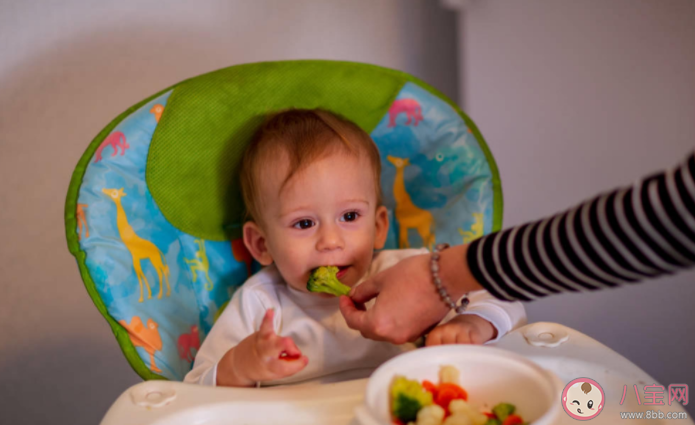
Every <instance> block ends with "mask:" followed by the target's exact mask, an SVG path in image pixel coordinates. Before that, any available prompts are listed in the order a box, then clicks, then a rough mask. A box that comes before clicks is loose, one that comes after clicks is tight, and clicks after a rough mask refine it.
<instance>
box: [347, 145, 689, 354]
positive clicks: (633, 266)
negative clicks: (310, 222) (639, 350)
mask: <svg viewBox="0 0 695 425" xmlns="http://www.w3.org/2000/svg"><path fill="white" fill-rule="evenodd" d="M694 177H695V154H693V153H691V154H690V155H689V156H688V157H687V158H686V160H685V161H683V162H682V163H680V164H679V165H678V166H677V167H675V168H673V169H670V170H667V171H665V172H663V173H659V174H656V175H653V176H650V177H647V178H645V179H643V180H640V181H638V182H637V183H635V184H634V185H632V186H629V187H626V188H622V189H618V190H615V191H612V192H609V193H605V194H603V195H600V196H598V197H596V198H594V199H591V200H589V201H586V202H584V203H582V204H580V205H578V206H576V207H575V208H573V209H570V210H568V211H565V212H563V213H560V214H556V215H554V216H552V217H549V218H546V219H544V220H540V221H537V222H533V223H527V224H524V225H521V226H517V227H513V228H510V229H508V230H504V231H501V232H497V233H493V234H490V235H487V236H484V237H483V238H480V239H478V240H476V241H474V242H472V243H471V244H470V245H460V246H456V247H452V248H450V249H447V250H445V251H444V252H443V253H442V254H441V259H440V276H441V279H442V282H443V284H444V287H445V288H446V289H447V290H448V291H449V293H450V294H451V295H452V297H454V298H458V297H460V296H461V295H463V294H464V293H466V292H469V291H473V290H476V289H480V288H481V287H483V288H484V289H487V290H488V291H489V292H490V293H491V294H492V295H494V296H495V297H497V298H498V299H500V300H507V301H514V300H521V301H530V300H533V299H536V298H540V297H543V296H547V295H550V294H553V293H560V292H569V291H574V292H576V291H589V290H598V289H603V288H608V287H616V286H620V285H624V284H627V283H632V282H637V281H638V280H641V279H645V278H649V277H655V276H658V275H661V274H665V273H673V272H675V271H678V270H680V269H684V268H686V267H691V266H692V265H693V263H695V178H694ZM350 295H351V299H348V298H347V297H342V299H341V311H342V313H343V315H344V316H345V319H346V321H347V323H348V325H349V326H350V327H351V328H353V329H357V330H359V331H360V332H362V334H363V335H364V336H366V337H369V338H372V339H381V340H389V341H392V342H394V343H402V342H404V341H409V340H413V339H415V338H417V337H418V336H419V335H421V334H422V333H423V332H424V331H425V330H427V329H429V328H430V327H431V326H432V325H433V324H435V323H437V322H438V321H439V320H441V319H442V317H444V315H445V314H446V313H447V308H446V306H445V305H444V303H443V302H442V301H441V300H440V299H439V296H438V294H437V293H436V292H435V291H434V289H433V284H432V278H431V275H430V271H429V255H421V256H416V257H412V258H409V259H407V260H404V261H403V262H401V263H399V264H398V265H397V266H395V267H392V268H390V269H387V270H384V271H383V272H381V273H379V274H377V275H375V276H373V277H372V278H371V279H369V280H368V281H365V282H364V283H363V284H362V285H360V286H358V287H357V288H355V289H354V290H353V291H352V293H351V294H350ZM375 297H377V299H376V302H375V303H374V305H373V306H372V308H370V309H369V310H366V311H365V310H363V309H359V308H358V306H356V305H355V303H357V304H358V305H359V304H361V303H365V302H366V301H368V300H370V299H372V298H375Z"/></svg>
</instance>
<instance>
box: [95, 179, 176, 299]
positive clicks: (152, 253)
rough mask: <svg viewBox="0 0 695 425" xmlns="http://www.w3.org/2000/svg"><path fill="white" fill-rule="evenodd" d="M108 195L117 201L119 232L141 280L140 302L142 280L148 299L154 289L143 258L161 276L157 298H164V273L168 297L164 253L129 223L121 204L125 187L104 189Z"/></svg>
mask: <svg viewBox="0 0 695 425" xmlns="http://www.w3.org/2000/svg"><path fill="white" fill-rule="evenodd" d="M101 191H102V192H104V193H105V194H106V195H107V196H110V197H111V200H112V201H113V202H115V203H116V225H117V226H118V233H119V234H120V236H121V240H122V241H123V243H124V244H125V246H126V248H128V251H130V255H131V256H132V257H133V268H134V269H135V274H136V275H137V277H138V282H140V299H139V300H138V301H139V302H142V300H143V293H142V282H143V281H145V286H146V287H147V299H150V298H152V291H150V284H149V283H148V282H147V277H145V273H143V272H142V264H141V263H140V261H141V260H150V262H151V263H152V266H154V269H155V271H156V272H157V276H159V296H158V297H157V298H162V291H163V289H164V285H163V284H162V275H164V280H165V282H166V284H167V297H168V296H169V294H170V293H171V288H170V287H169V266H168V265H167V264H166V260H165V258H164V254H162V252H161V251H160V250H159V248H157V246H156V245H155V244H153V243H152V242H150V241H148V240H145V239H143V238H141V237H140V236H138V235H137V234H135V231H134V230H133V228H132V227H130V224H128V218H127V217H126V215H125V211H124V210H123V205H121V198H122V197H124V196H126V194H125V193H124V192H123V188H120V189H102V190H101Z"/></svg>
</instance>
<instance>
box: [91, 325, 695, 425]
mask: <svg viewBox="0 0 695 425" xmlns="http://www.w3.org/2000/svg"><path fill="white" fill-rule="evenodd" d="M539 327H540V328H541V330H544V329H547V330H548V331H549V333H552V334H554V335H555V338H554V340H555V343H556V344H558V343H559V345H557V346H555V347H542V346H533V345H530V344H529V343H528V342H527V339H526V338H525V337H524V334H526V335H527V336H528V335H529V334H530V331H531V330H538V329H539ZM536 334H538V332H536ZM542 334H543V335H542V337H541V338H540V339H544V338H547V339H548V341H547V344H546V345H553V339H552V338H548V334H546V333H545V332H542ZM564 334H566V336H567V337H568V338H567V339H566V340H565V341H564V342H561V341H560V339H563V338H558V335H559V336H564ZM496 346H497V347H499V348H502V349H506V350H510V351H513V352H516V353H519V354H521V355H523V356H526V357H527V358H529V359H531V360H533V361H535V362H536V363H538V364H539V365H540V366H542V367H543V368H545V369H548V370H551V371H553V372H554V373H555V374H557V376H558V377H559V378H560V380H562V381H563V382H564V383H568V382H570V381H571V380H573V379H575V378H580V377H584V378H591V379H593V380H594V381H596V382H598V383H599V384H600V385H601V387H602V388H603V390H604V392H605V397H606V400H605V407H604V410H603V412H602V413H601V414H600V415H599V416H597V417H596V418H594V419H592V420H591V423H592V425H599V424H605V425H612V424H616V423H620V422H622V419H621V418H620V412H646V411H648V410H661V411H662V412H664V414H666V413H668V412H678V413H685V410H684V409H683V408H682V406H681V405H680V404H678V403H676V402H674V403H673V404H672V405H671V406H669V405H668V403H667V402H668V394H665V398H664V402H665V403H666V405H665V406H645V404H644V403H645V402H646V400H645V399H644V397H643V395H644V393H643V388H644V386H645V385H652V384H656V385H663V386H664V387H665V388H666V389H667V388H668V384H669V383H665V384H659V383H657V382H656V381H655V380H654V379H653V378H652V377H650V376H649V375H648V374H647V373H645V372H644V371H642V370H641V369H639V368H638V367H637V366H636V365H634V364H633V363H631V362H630V361H629V360H627V359H626V358H624V357H623V356H621V355H619V354H618V353H616V352H615V351H613V350H611V349H610V348H608V347H606V346H605V345H603V344H601V343H599V342H597V341H596V340H594V339H592V338H589V337H588V336H586V335H584V334H582V333H580V332H578V331H575V330H573V329H570V328H567V327H565V326H562V325H558V324H554V323H535V324H532V325H528V326H525V327H523V328H521V329H517V330H516V331H514V332H511V333H510V334H508V335H506V336H505V337H504V338H502V339H501V340H500V341H499V342H498V343H497V344H496ZM369 372H370V371H365V370H362V371H354V372H352V373H350V374H342V375H338V376H333V377H327V378H325V379H322V380H321V381H315V382H308V383H304V384H299V385H292V386H283V387H272V388H261V389H239V388H210V387H202V386H198V385H190V384H183V383H180V382H168V381H149V382H143V383H141V384H137V385H135V386H133V387H131V388H129V389H128V390H126V391H125V392H124V393H123V394H121V395H120V397H119V398H118V399H117V400H116V401H115V402H114V404H113V405H112V406H111V408H110V409H109V411H108V412H107V413H106V416H105V417H104V419H103V420H102V422H101V423H102V425H116V424H118V425H120V424H126V423H128V424H129V423H137V424H140V425H163V424H171V425H183V424H210V425H213V424H215V425H216V424H227V425H229V424H244V425H255V424H279V423H282V424H283V425H290V424H297V425H299V424H302V425H307V424H322V425H324V424H336V425H341V424H349V425H357V424H358V423H357V420H356V419H355V415H354V409H355V407H357V406H358V405H360V404H361V403H362V402H363V397H364V390H365V388H366V385H367V378H364V377H365V376H368V374H369ZM355 378H360V379H355ZM346 379H347V380H346ZM332 381H340V382H332ZM635 384H636V385H637V386H638V388H639V389H640V396H641V397H642V405H639V404H638V403H637V399H636V396H635V392H634V388H633V385H635ZM625 385H627V394H626V397H625V401H624V402H623V404H622V405H620V400H621V398H622V395H623V388H624V386H625ZM558 403H560V394H558ZM158 405H161V406H159V407H156V406H158ZM576 423H577V421H576V420H574V419H572V418H570V417H569V416H567V415H564V414H563V415H562V417H561V420H560V421H559V422H558V424H560V425H565V424H567V425H570V424H575V425H576ZM628 423H630V424H644V425H647V424H651V425H657V424H658V425H661V424H664V425H665V424H669V423H679V424H693V421H692V420H691V419H690V418H688V419H680V420H677V421H675V422H674V421H673V420H666V419H663V420H659V419H641V420H640V419H632V420H629V421H628Z"/></svg>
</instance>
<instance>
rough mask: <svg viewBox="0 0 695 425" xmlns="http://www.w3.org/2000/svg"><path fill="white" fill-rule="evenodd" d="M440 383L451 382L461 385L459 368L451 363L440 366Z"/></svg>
mask: <svg viewBox="0 0 695 425" xmlns="http://www.w3.org/2000/svg"><path fill="white" fill-rule="evenodd" d="M439 383H440V384H444V383H450V384H456V385H459V370H458V369H456V368H455V367H454V366H451V365H444V366H442V367H440V368H439Z"/></svg>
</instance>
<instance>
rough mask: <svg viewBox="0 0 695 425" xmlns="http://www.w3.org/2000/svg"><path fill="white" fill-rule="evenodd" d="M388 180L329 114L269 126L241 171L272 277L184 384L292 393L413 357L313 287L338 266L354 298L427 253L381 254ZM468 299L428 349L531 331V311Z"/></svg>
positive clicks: (230, 310)
mask: <svg viewBox="0 0 695 425" xmlns="http://www.w3.org/2000/svg"><path fill="white" fill-rule="evenodd" d="M380 173H381V159H380V156H379V151H378V149H377V147H376V145H375V144H374V142H373V141H372V139H371V138H370V137H369V135H368V134H367V133H365V132H364V131H363V130H362V129H360V128H359V127H358V126H356V125H355V124H353V123H351V122H349V121H347V120H345V119H343V118H340V117H337V116H335V115H333V114H331V113H329V112H326V111H323V110H289V111H286V112H281V113H278V114H276V115H274V116H273V117H271V118H270V119H268V120H266V122H265V123H264V124H263V125H262V126H261V128H260V129H259V130H258V131H257V133H256V135H255V136H254V138H253V140H252V141H251V144H250V145H249V147H248V148H247V150H246V152H245V153H244V157H243V159H242V163H241V169H240V176H241V186H242V194H243V198H244V202H245V205H246V209H247V213H248V215H249V218H250V220H249V221H247V222H246V223H245V224H244V227H243V238H244V244H245V245H246V247H247V248H248V250H249V251H250V253H251V255H252V256H253V258H255V259H256V261H258V262H259V263H260V264H261V265H263V266H265V267H264V268H263V269H262V270H260V271H259V272H258V273H256V274H255V275H253V276H252V277H250V278H249V279H248V280H247V281H246V282H245V283H244V285H242V286H241V287H240V288H239V289H238V290H237V291H236V292H235V294H234V296H233V297H232V299H231V301H230V302H229V305H228V306H227V308H226V309H225V310H224V312H223V313H222V314H221V315H220V317H219V319H218V320H217V322H216V323H215V325H214V326H213V328H212V330H211V331H210V333H209V335H208V336H207V338H206V339H205V341H204V343H203V345H202V347H201V348H200V351H199V352H198V354H197V356H196V359H195V363H194V366H193V369H192V370H191V371H190V372H189V373H188V375H186V378H185V379H184V381H185V382H194V383H201V384H207V385H220V386H238V387H248V386H255V385H259V384H260V383H263V384H264V385H268V384H286V383H293V382H299V381H304V380H308V379H315V378H319V377H322V376H327V375H330V374H335V373H340V372H345V371H352V370H356V369H373V368H375V367H377V366H378V365H380V364H381V363H383V362H384V361H386V360H388V359H390V358H392V357H394V356H396V355H397V354H399V353H401V352H403V351H404V350H408V349H413V348H414V345H413V344H405V345H402V346H396V345H392V344H390V343H386V342H379V341H372V340H369V339H366V338H363V337H362V336H361V335H360V333H359V332H357V331H354V330H352V329H350V328H348V326H347V325H346V323H345V320H344V318H343V317H342V315H341V314H340V310H339V299H338V298H337V297H333V296H332V295H327V294H317V293H310V292H309V291H308V290H307V288H306V284H307V280H308V279H309V275H310V274H311V272H312V270H313V269H315V268H317V267H319V266H326V265H333V266H337V267H338V269H339V272H338V275H337V277H338V279H340V281H341V282H342V283H344V284H345V285H347V286H350V287H352V286H354V285H357V284H359V282H360V281H362V280H364V279H365V278H367V277H369V276H371V275H373V274H375V273H377V272H379V271H381V270H383V269H385V268H388V267H391V266H392V265H394V264H396V263H397V262H398V261H401V260H402V259H404V258H406V257H409V256H412V255H419V254H425V253H427V252H428V251H427V249H408V250H384V251H379V252H377V253H375V250H379V249H381V248H383V246H384V243H385V241H386V235H387V231H388V226H389V222H388V214H387V210H386V207H384V206H383V205H382V203H381V187H380ZM432 290H433V291H435V287H434V284H433V286H432ZM469 298H470V300H471V303H470V305H469V307H468V309H467V311H466V312H465V313H464V314H461V315H453V314H451V315H450V316H452V317H449V316H448V317H447V318H445V323H443V324H440V325H439V326H437V327H436V328H435V329H433V330H432V331H431V332H430V333H429V335H428V337H427V345H436V344H447V343H462V344H470V343H473V344H482V343H484V342H487V341H491V340H494V339H496V338H499V337H501V336H502V335H504V334H505V333H507V332H509V331H510V330H511V329H513V328H515V327H518V326H520V325H522V324H523V323H524V322H525V319H526V316H525V313H524V309H523V307H522V306H521V304H520V303H507V302H500V301H496V300H495V299H493V298H492V297H491V296H490V295H489V294H487V292H484V291H478V292H475V293H472V294H470V295H469ZM447 319H449V320H447Z"/></svg>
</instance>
